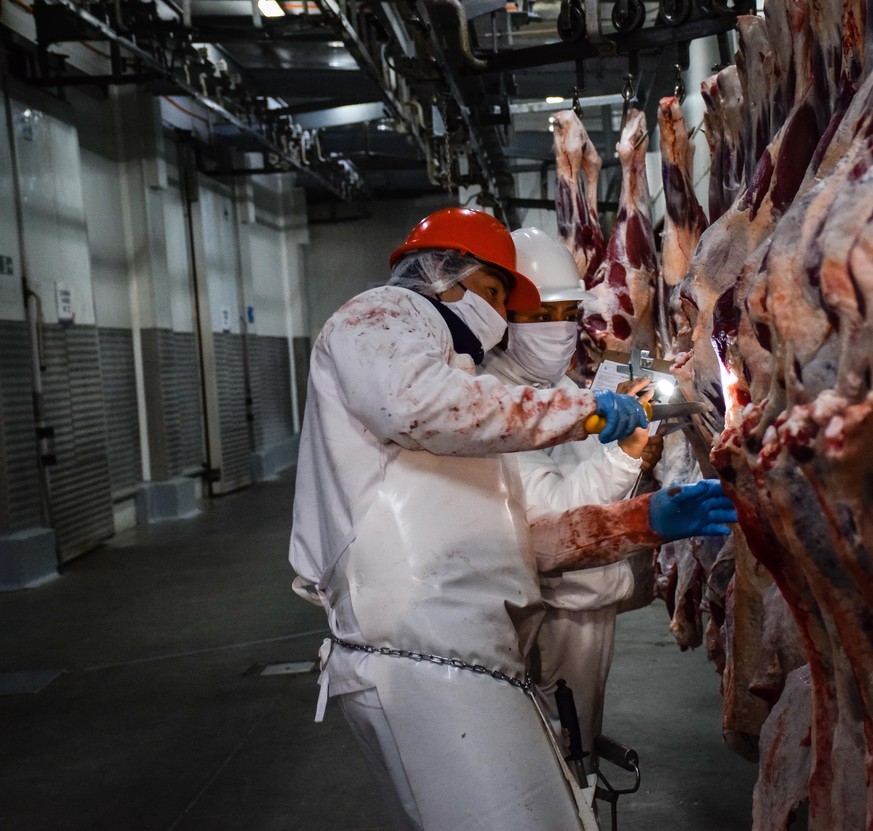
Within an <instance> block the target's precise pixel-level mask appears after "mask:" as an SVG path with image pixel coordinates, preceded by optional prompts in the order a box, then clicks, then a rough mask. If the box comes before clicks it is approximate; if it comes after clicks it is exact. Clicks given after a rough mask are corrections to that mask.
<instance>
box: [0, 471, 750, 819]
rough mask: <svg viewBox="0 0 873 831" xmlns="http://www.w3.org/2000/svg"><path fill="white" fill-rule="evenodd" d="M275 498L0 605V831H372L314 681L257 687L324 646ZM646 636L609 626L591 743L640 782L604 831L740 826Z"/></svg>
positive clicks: (345, 751)
mask: <svg viewBox="0 0 873 831" xmlns="http://www.w3.org/2000/svg"><path fill="white" fill-rule="evenodd" d="M292 498H293V486H292V480H291V477H289V476H285V477H283V478H281V479H280V480H278V481H275V482H269V483H261V484H258V485H255V486H253V487H251V488H249V489H246V490H244V491H241V492H239V493H237V494H233V495H231V496H226V497H224V498H222V499H220V500H216V501H213V502H212V503H209V504H208V505H207V506H206V507H205V509H204V512H203V513H202V514H201V516H199V517H198V518H196V519H193V520H187V521H179V522H169V523H163V524H160V525H156V526H152V527H151V528H144V529H137V530H134V531H130V532H125V533H122V534H120V535H118V536H117V537H116V538H115V539H114V540H113V541H112V542H111V543H110V544H108V545H105V546H103V547H101V548H100V549H98V550H96V551H94V552H92V553H90V554H88V555H87V556H85V557H82V558H80V559H79V560H77V561H75V562H73V563H71V564H69V565H68V566H67V567H66V568H65V569H64V573H63V575H62V576H61V577H60V578H59V579H57V580H55V581H53V582H51V583H49V584H46V585H44V586H42V587H40V588H38V589H32V590H28V591H21V592H13V593H6V594H0V724H2V728H0V829H2V831H67V830H68V829H69V831H84V830H85V829H88V830H89V831H139V829H158V831H222V829H228V830H229V829H233V830H234V831H239V830H240V829H259V831H269V830H270V829H295V830H296V831H382V830H383V829H384V830H385V831H387V829H388V828H389V826H388V824H387V820H386V816H385V813H384V811H383V810H382V808H381V806H380V804H379V802H378V799H377V797H376V796H375V794H374V793H373V789H372V787H371V785H370V782H369V779H368V775H367V771H366V769H365V767H364V765H363V763H362V760H361V757H360V754H359V753H358V751H357V748H356V747H355V745H354V743H353V741H352V739H351V736H350V735H349V732H348V730H347V729H346V726H345V722H344V721H343V719H342V716H341V714H340V713H339V711H338V709H337V708H336V707H335V706H333V705H331V706H329V708H328V714H327V719H326V721H325V722H324V723H323V724H321V725H316V724H314V723H313V721H312V718H313V712H314V707H315V699H316V695H317V687H316V685H315V679H316V676H315V674H314V670H309V671H304V672H302V673H299V674H275V675H264V674H262V671H263V669H264V668H265V667H272V666H273V665H277V664H285V663H297V662H301V663H303V665H304V670H305V669H307V668H308V667H309V665H310V664H312V662H314V659H315V655H316V651H317V648H318V645H319V643H320V642H321V639H322V637H323V635H324V632H325V626H324V619H323V616H322V614H321V612H320V610H318V609H316V608H315V607H313V606H310V605H309V604H307V603H305V602H303V601H302V600H299V599H297V598H296V597H295V596H294V595H292V593H291V590H290V582H291V572H290V567H289V566H288V564H287V560H286V552H287V543H288V535H289V530H290V517H291V502H292ZM666 624H667V620H666V612H665V610H664V607H663V605H661V604H656V605H653V606H651V607H649V608H647V609H643V610H641V611H638V612H633V613H630V614H626V615H622V616H621V618H620V619H619V627H618V638H617V643H618V645H617V654H616V660H615V664H614V667H613V672H612V676H611V680H610V687H609V693H608V704H607V713H606V723H605V731H606V732H608V733H609V734H611V735H613V736H614V737H615V738H617V739H620V740H622V741H624V742H625V743H628V744H631V745H632V746H633V747H634V748H635V749H636V750H637V752H638V753H639V756H640V759H641V767H642V771H643V780H642V787H641V789H640V791H639V792H638V793H636V794H634V795H631V796H625V797H622V798H621V800H620V803H619V828H620V829H621V831H653V829H654V830H655V831H661V829H670V830H671V831H743V830H744V829H748V828H749V827H750V821H749V816H750V806H751V789H752V786H753V784H754V780H755V777H756V769H755V767H754V766H753V765H751V764H749V763H748V762H745V761H743V760H742V759H740V758H739V757H737V756H735V755H733V754H731V753H730V752H729V751H728V750H726V749H725V748H724V747H723V746H722V744H721V740H720V736H719V720H720V713H721V703H720V698H719V693H718V677H717V675H716V674H715V671H714V668H713V667H712V665H710V664H708V663H707V662H706V659H705V656H704V655H703V654H702V653H701V652H696V653H686V654H682V653H680V652H679V650H678V649H677V648H676V647H675V646H674V645H673V643H672V638H671V637H670V636H669V634H668V633H667V626H666ZM54 672H60V674H58V675H57V676H56V677H54V678H53V679H52V680H48V679H50V678H52V675H53V673H54ZM40 673H45V674H44V675H43V674H40ZM46 681H48V683H45V686H43V687H42V688H41V689H40V690H39V691H38V692H30V693H27V692H17V693H16V692H15V690H16V689H18V688H17V687H16V685H28V684H30V685H32V686H33V687H38V686H39V684H40V683H41V682H43V683H44V682H46ZM4 692H5V694H3V693H4ZM620 773H621V772H619V774H620ZM615 779H616V780H617V781H616V782H615V784H617V785H620V784H621V783H622V782H623V781H624V780H623V779H622V776H621V775H618V774H617V775H616V777H615ZM606 811H607V813H606V814H605V815H604V823H603V825H604V829H608V828H609V819H608V817H609V814H608V808H607V809H606ZM436 831H439V830H436Z"/></svg>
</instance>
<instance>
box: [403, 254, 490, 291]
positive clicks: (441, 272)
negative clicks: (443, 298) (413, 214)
mask: <svg viewBox="0 0 873 831" xmlns="http://www.w3.org/2000/svg"><path fill="white" fill-rule="evenodd" d="M484 265H485V263H482V262H480V261H479V260H477V259H476V258H475V257H471V256H469V255H468V254H461V253H460V251H452V250H439V251H437V250H433V249H422V250H418V251H412V252H411V253H409V254H407V255H406V256H405V257H403V258H402V259H401V260H398V261H397V263H395V265H394V268H392V269H391V279H390V280H388V285H389V286H400V287H401V288H404V289H410V290H411V291H414V292H418V294H426V295H429V296H431V297H436V296H437V295H440V294H442V293H443V292H444V291H448V290H449V289H450V288H451V287H452V286H455V285H457V284H458V283H460V282H461V281H462V280H463V279H465V278H466V277H469V276H470V275H471V274H472V273H473V272H474V271H476V270H477V269H479V268H482V267H483V266H484Z"/></svg>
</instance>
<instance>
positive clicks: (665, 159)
mask: <svg viewBox="0 0 873 831" xmlns="http://www.w3.org/2000/svg"><path fill="white" fill-rule="evenodd" d="M658 128H659V135H660V147H661V175H662V178H663V183H664V205H665V208H664V232H663V234H662V236H661V268H660V274H659V280H658V306H657V314H656V321H657V329H658V340H659V342H660V356H661V357H664V358H670V357H672V356H673V355H675V354H676V352H677V351H685V350H687V349H689V348H690V346H691V329H690V326H689V325H688V321H687V318H685V316H684V315H683V314H682V311H681V305H680V304H679V302H678V292H677V293H676V294H677V297H676V302H675V304H674V302H673V295H674V290H675V289H676V287H677V286H678V285H679V284H680V283H681V282H682V281H683V280H684V279H685V275H686V274H687V273H688V266H689V265H690V263H691V255H692V254H693V253H694V249H695V248H696V247H697V242H698V240H699V239H700V235H701V234H702V233H703V232H704V231H705V230H706V225H707V222H706V216H705V215H704V213H703V209H702V208H701V207H700V203H699V202H698V201H697V196H696V194H695V193H694V142H693V141H692V139H691V137H690V136H689V134H688V127H687V126H686V124H685V117H684V116H683V114H682V106H681V104H680V103H679V100H678V99H677V98H676V97H675V96H671V97H669V98H662V99H661V101H660V102H659V106H658ZM682 481H687V480H682Z"/></svg>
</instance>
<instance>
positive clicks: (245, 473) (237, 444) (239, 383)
mask: <svg viewBox="0 0 873 831" xmlns="http://www.w3.org/2000/svg"><path fill="white" fill-rule="evenodd" d="M215 366H216V378H217V382H218V410H219V421H220V430H221V484H222V491H223V492H226V491H229V490H233V489H234V488H241V487H243V486H244V485H249V484H251V481H252V473H251V451H252V444H251V438H250V434H249V429H250V428H249V422H248V420H247V418H246V387H245V364H244V361H243V341H242V337H241V336H240V335H234V334H230V333H229V332H216V334H215Z"/></svg>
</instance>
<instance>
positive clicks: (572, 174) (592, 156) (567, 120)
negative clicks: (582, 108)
mask: <svg viewBox="0 0 873 831" xmlns="http://www.w3.org/2000/svg"><path fill="white" fill-rule="evenodd" d="M551 122H552V129H553V133H554V142H555V162H556V167H557V175H556V179H555V208H556V211H557V220H558V235H559V236H560V238H561V241H562V242H563V243H564V245H566V246H567V248H568V249H569V251H570V253H571V254H572V255H573V259H574V260H575V261H576V268H578V269H579V276H580V277H581V278H582V280H584V282H585V285H586V287H588V286H590V285H591V284H592V283H591V281H592V279H593V278H594V274H595V273H596V272H597V269H598V268H599V267H600V264H601V263H602V262H603V256H604V253H605V251H606V245H605V243H604V241H603V231H602V230H601V228H600V219H599V217H598V214H597V179H598V177H599V176H600V168H601V167H602V165H603V162H602V161H601V159H600V156H599V155H598V153H597V150H596V149H595V147H594V144H593V143H592V142H591V139H589V138H588V133H587V132H586V131H585V127H584V125H583V124H582V121H581V119H580V118H578V116H577V115H576V113H575V112H573V111H572V110H561V111H560V112H558V113H555V115H554V116H553V117H552V119H551Z"/></svg>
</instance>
